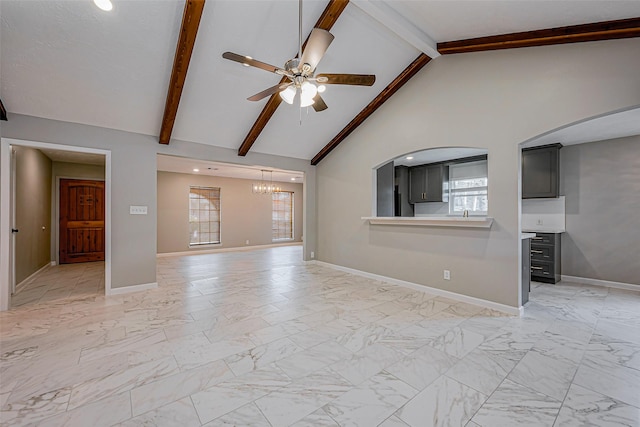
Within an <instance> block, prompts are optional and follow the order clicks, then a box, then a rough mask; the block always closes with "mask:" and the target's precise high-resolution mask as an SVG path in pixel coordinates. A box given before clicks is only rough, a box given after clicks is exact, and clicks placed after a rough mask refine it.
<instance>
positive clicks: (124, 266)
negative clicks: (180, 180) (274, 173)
mask: <svg viewBox="0 0 640 427" xmlns="http://www.w3.org/2000/svg"><path fill="white" fill-rule="evenodd" d="M159 121H160V117H158V129H159V128H160V124H159ZM1 126H2V129H1V134H2V137H3V138H14V139H23V140H27V141H38V142H46V143H52V144H63V145H71V146H79V147H90V148H99V149H104V150H110V151H111V177H112V178H111V194H112V206H111V227H112V236H111V238H112V266H111V271H112V283H111V287H112V288H120V287H126V286H131V285H138V284H146V283H153V282H155V281H156V253H157V228H158V227H157V209H156V205H157V198H156V193H157V192H156V185H157V163H156V162H157V160H156V157H157V154H159V153H160V154H169V155H174V156H182V157H189V158H194V159H202V160H211V161H219V162H228V163H237V164H245V165H262V166H267V167H273V168H278V169H286V170H294V171H302V172H304V173H305V181H304V182H305V187H304V193H305V194H304V196H303V197H304V204H305V208H304V212H305V218H304V224H303V229H304V236H305V241H304V256H305V258H306V259H308V258H309V256H310V253H311V252H312V251H316V207H315V202H316V194H315V191H316V190H315V186H316V168H315V166H311V165H310V164H309V161H307V160H301V159H293V158H288V157H280V156H271V155H266V154H257V153H249V154H248V155H247V156H246V157H239V156H238V155H237V151H236V150H232V149H226V148H220V147H214V146H209V145H204V144H196V143H193V142H186V141H179V140H172V141H171V144H170V145H168V146H165V145H161V144H159V143H158V138H157V136H150V135H142V134H136V133H131V132H125V131H119V130H114V129H106V128H101V127H97V126H88V125H82V124H77V123H68V122H61V121H57V120H49V119H43V118H38V117H32V116H25V115H21V114H10V119H9V121H8V122H2V124H1ZM212 139H213V140H212V143H214V144H215V136H212ZM239 143H240V142H238V144H239ZM1 155H2V154H0V156H1ZM130 205H146V206H148V215H130V214H129V206H130ZM0 256H4V254H0Z"/></svg>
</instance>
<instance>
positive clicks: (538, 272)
mask: <svg viewBox="0 0 640 427" xmlns="http://www.w3.org/2000/svg"><path fill="white" fill-rule="evenodd" d="M560 243H561V234H560V233H536V237H534V238H532V239H531V250H530V254H531V267H530V268H531V280H535V281H536V282H545V283H558V282H559V281H560V276H561V274H562V264H561V259H560V253H561V250H562V248H561V246H560Z"/></svg>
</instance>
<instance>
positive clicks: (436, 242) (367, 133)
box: [317, 39, 640, 307]
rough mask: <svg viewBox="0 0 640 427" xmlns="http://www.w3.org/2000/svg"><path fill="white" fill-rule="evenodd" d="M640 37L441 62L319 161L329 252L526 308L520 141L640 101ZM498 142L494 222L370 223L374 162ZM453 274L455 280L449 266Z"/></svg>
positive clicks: (325, 255) (322, 234)
mask: <svg viewBox="0 0 640 427" xmlns="http://www.w3.org/2000/svg"><path fill="white" fill-rule="evenodd" d="M638 69H640V39H627V40H613V41H602V42H590V43H577V44H567V45H558V46H546V47H531V48H521V49H510V50H499V51H492V52H477V53H465V54H457V55H446V56H441V57H439V58H436V59H435V60H432V61H431V62H430V63H429V64H428V65H427V66H426V67H425V68H423V69H422V70H421V71H420V72H419V73H418V74H417V75H416V76H414V77H413V78H412V80H410V81H409V82H408V83H407V84H406V85H405V86H404V87H403V88H402V89H400V90H399V91H398V92H397V93H396V94H395V95H394V96H393V97H392V98H391V99H390V100H388V101H387V102H386V103H385V104H384V105H383V106H382V107H380V108H379V109H378V110H377V111H376V112H375V113H374V114H373V115H372V116H371V117H369V118H368V119H367V121H366V122H364V123H363V124H362V125H361V126H360V127H359V128H358V129H357V130H356V131H354V132H353V133H352V134H351V135H350V136H349V137H348V138H347V139H345V140H344V141H343V142H342V144H341V145H340V146H339V147H338V148H337V149H335V150H334V151H333V152H332V153H331V154H329V156H327V157H326V158H325V159H324V160H323V161H322V162H320V164H319V166H318V170H317V186H318V190H317V191H318V203H317V205H318V239H319V240H318V253H317V255H318V256H317V258H318V259H320V260H321V261H325V262H329V263H333V264H338V265H341V266H345V267H349V268H353V269H357V270H362V271H366V272H369V273H374V274H379V275H383V276H387V277H392V278H395V279H400V280H404V281H409V282H413V283H417V284H423V285H426V286H430V287H435V288H440V289H443V290H447V291H452V292H456V293H459V294H464V295H468V296H472V297H476V298H481V299H484V300H488V301H493V302H496V303H501V304H505V305H508V306H512V307H517V306H518V305H519V300H518V295H519V291H518V283H519V275H520V268H519V251H520V249H519V247H520V235H519V186H520V184H519V164H520V148H519V144H520V143H522V142H524V141H526V140H528V139H530V138H533V137H535V136H537V135H540V134H542V133H544V132H547V131H550V130H552V129H556V128H558V127H561V126H564V125H567V124H569V123H573V122H576V121H579V120H583V119H585V118H588V117H593V116H597V115H601V114H605V113H608V112H611V111H615V110H620V109H624V108H630V107H632V106H637V105H640V79H638V73H637V70H638ZM443 146H444V147H447V146H463V147H477V148H486V149H488V162H489V163H488V172H489V213H488V215H489V216H491V217H493V218H494V219H495V221H494V223H493V225H492V227H491V229H489V230H486V229H458V228H434V227H412V226H404V227H397V226H395V227H394V226H386V225H369V224H368V223H367V222H366V221H364V220H362V219H361V217H367V216H371V214H372V212H371V206H372V192H373V185H372V181H371V179H372V169H373V168H374V167H375V166H377V165H380V164H383V163H385V162H386V161H388V160H389V159H393V158H395V157H398V156H400V155H403V154H405V153H409V152H414V151H418V150H422V149H425V148H435V147H443ZM444 269H448V270H450V271H451V280H450V281H445V280H443V270H444Z"/></svg>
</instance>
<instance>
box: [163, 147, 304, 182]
mask: <svg viewBox="0 0 640 427" xmlns="http://www.w3.org/2000/svg"><path fill="white" fill-rule="evenodd" d="M194 169H198V172H194ZM158 170H159V171H164V172H177V173H188V174H197V175H209V176H223V177H227V178H240V179H250V180H253V181H258V180H260V179H261V178H262V173H261V171H263V170H264V171H265V174H264V177H265V179H271V177H272V175H273V181H277V182H296V183H300V184H301V183H302V182H303V179H304V173H302V172H296V171H288V170H284V169H274V168H269V167H265V166H257V165H253V166H247V165H233V164H229V163H220V162H210V161H204V160H196V159H188V158H186V157H176V156H166V155H163V154H159V155H158ZM267 171H268V172H267Z"/></svg>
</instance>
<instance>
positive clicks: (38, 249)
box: [14, 147, 51, 285]
mask: <svg viewBox="0 0 640 427" xmlns="http://www.w3.org/2000/svg"><path fill="white" fill-rule="evenodd" d="M14 151H15V156H16V163H15V165H16V170H15V172H16V175H15V177H16V187H15V189H16V190H15V205H16V206H15V209H16V211H15V212H16V218H15V224H16V228H17V229H18V230H19V232H18V233H17V234H16V236H15V242H16V246H15V272H16V279H15V280H16V285H18V284H20V283H21V282H22V281H24V280H25V279H26V278H28V277H29V276H31V275H32V274H33V273H35V272H36V271H38V270H40V269H41V268H42V267H44V266H45V265H47V264H49V263H50V262H51V256H50V255H51V253H50V250H49V248H50V246H51V229H50V223H51V160H49V158H48V157H47V156H45V155H44V154H42V152H41V151H40V150H36V149H34V148H28V147H15V149H14Z"/></svg>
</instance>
